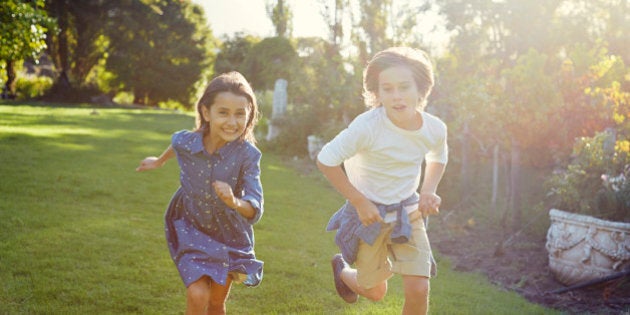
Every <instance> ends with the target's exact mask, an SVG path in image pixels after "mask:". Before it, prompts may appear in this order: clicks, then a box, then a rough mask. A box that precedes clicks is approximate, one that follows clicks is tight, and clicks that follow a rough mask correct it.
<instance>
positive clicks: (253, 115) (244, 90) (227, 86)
mask: <svg viewBox="0 0 630 315" xmlns="http://www.w3.org/2000/svg"><path fill="white" fill-rule="evenodd" d="M221 92H231V93H234V94H235V95H239V96H244V97H245V98H247V101H248V103H249V119H248V120H247V124H246V125H245V131H243V134H242V135H241V137H240V139H241V140H246V141H249V142H251V143H256V138H255V137H254V126H256V123H257V122H258V115H259V113H258V104H257V103H256V95H255V94H254V90H253V89H252V87H251V86H250V85H249V83H248V82H247V80H246V79H245V77H244V76H243V75H242V74H240V73H238V72H236V71H232V72H227V73H223V74H221V75H219V76H218V77H216V78H214V79H212V81H210V83H209V84H208V87H206V90H205V91H204V92H203V95H201V97H200V98H199V101H197V118H196V130H195V131H201V132H203V134H204V135H206V134H208V133H209V132H210V127H209V123H208V121H205V120H204V119H203V114H202V108H203V107H206V108H207V109H208V110H210V107H212V105H214V99H215V98H216V96H217V95H218V94H219V93H221Z"/></svg>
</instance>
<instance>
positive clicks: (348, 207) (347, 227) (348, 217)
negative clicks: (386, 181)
mask: <svg viewBox="0 0 630 315" xmlns="http://www.w3.org/2000/svg"><path fill="white" fill-rule="evenodd" d="M419 200H420V197H419V195H418V194H417V193H414V194H413V195H412V196H411V197H409V198H407V199H405V200H403V201H401V202H399V203H396V204H391V205H383V204H379V203H374V204H375V205H376V207H377V208H378V211H379V213H380V215H381V217H382V218H385V215H386V214H387V213H392V212H396V221H395V222H394V229H393V230H392V233H391V235H390V238H391V240H392V242H394V243H398V244H403V243H407V242H408V241H409V239H410V238H411V223H410V222H409V215H408V214H407V211H406V210H405V206H410V205H413V204H417V203H418V202H419ZM383 224H387V223H381V222H376V223H372V224H370V225H369V226H365V225H363V224H362V223H361V221H360V220H359V214H358V213H357V210H356V209H355V208H354V206H353V205H352V204H350V202H348V201H346V203H345V204H344V205H343V206H342V207H341V208H340V209H339V210H337V212H335V214H333V216H332V217H331V218H330V221H328V226H326V231H332V230H337V234H336V235H335V243H336V244H337V246H339V249H341V254H342V255H343V259H344V260H345V261H346V262H347V263H349V264H353V263H354V262H355V260H356V259H357V251H358V250H359V240H363V241H364V242H366V243H368V244H370V245H372V244H374V241H375V240H376V238H377V237H378V235H379V233H380V232H381V227H382V225H383Z"/></svg>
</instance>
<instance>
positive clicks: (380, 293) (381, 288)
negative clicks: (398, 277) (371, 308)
mask: <svg viewBox="0 0 630 315" xmlns="http://www.w3.org/2000/svg"><path fill="white" fill-rule="evenodd" d="M386 294H387V283H382V284H379V285H377V286H376V287H374V288H371V289H368V290H366V291H365V294H363V296H365V297H366V298H367V299H369V300H371V301H374V302H378V301H380V300H382V299H383V298H384V297H385V295H386Z"/></svg>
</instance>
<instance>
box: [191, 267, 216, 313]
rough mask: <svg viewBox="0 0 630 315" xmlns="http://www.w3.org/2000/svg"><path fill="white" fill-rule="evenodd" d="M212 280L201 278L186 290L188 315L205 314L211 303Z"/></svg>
mask: <svg viewBox="0 0 630 315" xmlns="http://www.w3.org/2000/svg"><path fill="white" fill-rule="evenodd" d="M210 282H211V280H210V278H209V277H206V276H204V277H201V278H199V280H197V281H195V282H193V283H192V284H190V285H189V286H188V288H187V289H186V315H198V314H204V313H205V311H206V307H207V306H208V301H210Z"/></svg>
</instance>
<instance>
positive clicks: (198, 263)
mask: <svg viewBox="0 0 630 315" xmlns="http://www.w3.org/2000/svg"><path fill="white" fill-rule="evenodd" d="M184 199H185V198H184V194H183V192H182V189H181V188H180V189H179V190H178V191H177V192H176V193H175V195H173V197H172V199H171V202H170V204H169V206H168V209H167V210H166V214H165V215H164V223H165V233H166V241H167V244H168V249H169V251H170V254H171V258H172V259H173V262H174V263H175V266H176V267H177V270H178V271H179V275H180V277H181V279H182V281H183V282H184V284H185V285H186V287H188V286H189V285H190V284H192V283H193V282H195V281H197V280H199V279H200V278H201V277H203V276H208V277H210V278H212V280H213V281H214V282H217V283H219V284H221V285H225V284H226V281H227V278H228V277H232V279H233V281H234V282H237V283H238V282H242V283H243V284H244V285H246V286H257V285H258V284H259V283H260V281H261V280H262V277H263V262H262V261H260V260H257V259H256V257H255V254H254V249H253V244H251V245H248V246H240V247H238V248H237V247H234V246H228V245H227V244H226V243H225V242H221V241H218V239H220V235H218V236H214V237H213V236H212V235H211V233H209V232H208V231H212V230H213V229H209V228H208V227H206V228H201V227H199V226H198V224H196V223H195V220H193V219H191V218H189V216H188V215H187V212H186V211H185V202H184ZM216 217H217V218H221V217H222V216H216ZM215 219H216V218H215ZM212 221H213V222H211V223H209V226H210V225H211V224H221V223H223V224H229V222H220V220H218V221H217V220H212ZM215 230H216V229H215Z"/></svg>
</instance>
